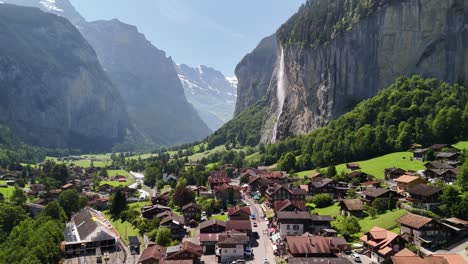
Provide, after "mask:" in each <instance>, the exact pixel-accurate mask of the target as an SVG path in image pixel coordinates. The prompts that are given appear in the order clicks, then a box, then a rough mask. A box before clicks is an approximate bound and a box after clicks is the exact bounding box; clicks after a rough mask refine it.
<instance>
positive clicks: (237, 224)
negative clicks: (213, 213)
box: [226, 220, 252, 230]
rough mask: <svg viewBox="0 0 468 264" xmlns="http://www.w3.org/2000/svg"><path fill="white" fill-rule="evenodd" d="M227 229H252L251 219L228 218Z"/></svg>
mask: <svg viewBox="0 0 468 264" xmlns="http://www.w3.org/2000/svg"><path fill="white" fill-rule="evenodd" d="M226 229H227V230H252V223H251V222H250V220H228V221H227V222H226Z"/></svg>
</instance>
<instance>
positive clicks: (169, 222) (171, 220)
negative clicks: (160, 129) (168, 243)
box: [159, 213, 187, 239]
mask: <svg viewBox="0 0 468 264" xmlns="http://www.w3.org/2000/svg"><path fill="white" fill-rule="evenodd" d="M159 225H160V226H165V227H168V228H169V229H170V230H171V237H172V239H181V238H183V237H184V236H185V235H186V234H187V230H186V229H185V221H184V218H183V217H182V216H180V215H177V214H174V213H173V214H171V215H169V216H166V217H164V218H163V219H162V220H161V222H160V223H159Z"/></svg>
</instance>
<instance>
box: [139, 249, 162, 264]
mask: <svg viewBox="0 0 468 264" xmlns="http://www.w3.org/2000/svg"><path fill="white" fill-rule="evenodd" d="M165 254H166V248H165V247H162V246H159V245H154V246H150V247H147V248H145V250H143V253H141V256H140V259H139V260H138V262H137V263H138V264H158V263H160V262H161V260H162V258H163V257H164V255H165Z"/></svg>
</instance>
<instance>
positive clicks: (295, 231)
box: [276, 211, 312, 236]
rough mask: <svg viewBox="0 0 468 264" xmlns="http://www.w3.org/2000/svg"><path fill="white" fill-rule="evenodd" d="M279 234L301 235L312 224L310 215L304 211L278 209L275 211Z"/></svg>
mask: <svg viewBox="0 0 468 264" xmlns="http://www.w3.org/2000/svg"><path fill="white" fill-rule="evenodd" d="M276 218H277V220H278V226H279V231H280V235H282V236H290V235H299V236H300V235H302V234H304V232H306V231H308V230H309V228H310V227H311V225H312V216H311V215H310V213H309V212H307V211H306V212H304V211H293V212H287V211H280V212H277V213H276Z"/></svg>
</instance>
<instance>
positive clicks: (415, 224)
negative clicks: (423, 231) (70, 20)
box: [397, 214, 432, 229]
mask: <svg viewBox="0 0 468 264" xmlns="http://www.w3.org/2000/svg"><path fill="white" fill-rule="evenodd" d="M431 221H432V219H431V218H428V217H425V216H421V215H416V214H406V215H404V216H402V217H400V218H399V219H398V220H397V222H398V223H400V224H402V225H405V226H409V227H412V228H416V229H419V228H421V227H423V226H424V225H426V224H427V223H429V222H431Z"/></svg>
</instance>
